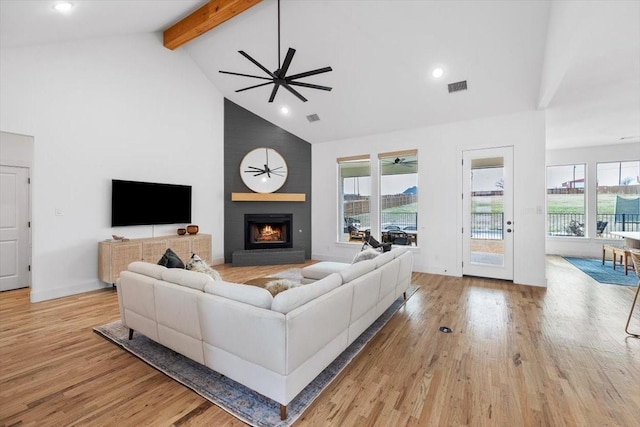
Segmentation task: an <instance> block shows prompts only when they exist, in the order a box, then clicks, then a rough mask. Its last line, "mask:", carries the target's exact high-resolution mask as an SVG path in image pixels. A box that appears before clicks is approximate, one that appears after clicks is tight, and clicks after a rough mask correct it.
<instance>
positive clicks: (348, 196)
mask: <svg viewBox="0 0 640 427" xmlns="http://www.w3.org/2000/svg"><path fill="white" fill-rule="evenodd" d="M338 187H339V188H338V194H339V200H338V202H339V207H338V209H339V218H338V227H339V229H338V241H339V242H353V241H356V242H363V241H364V235H365V230H367V229H369V230H370V229H371V161H370V160H369V156H354V157H344V158H340V159H338Z"/></svg>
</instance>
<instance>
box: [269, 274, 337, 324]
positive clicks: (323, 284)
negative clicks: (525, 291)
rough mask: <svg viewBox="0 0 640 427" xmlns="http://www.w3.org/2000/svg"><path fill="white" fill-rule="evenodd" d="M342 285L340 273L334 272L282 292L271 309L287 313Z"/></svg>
mask: <svg viewBox="0 0 640 427" xmlns="http://www.w3.org/2000/svg"><path fill="white" fill-rule="evenodd" d="M340 285H342V278H341V277H340V275H339V274H336V273H333V274H330V275H328V276H327V277H325V278H324V279H320V280H318V281H317V282H313V283H310V284H308V285H302V286H298V287H295V288H293V289H289V290H287V291H285V292H281V293H279V294H278V295H276V297H275V298H274V299H273V304H271V310H273V311H277V312H280V313H282V314H287V313H288V312H290V311H291V310H294V309H296V308H298V307H300V306H301V305H304V304H306V303H308V302H309V301H311V300H313V299H315V298H318V297H319V296H321V295H324V294H326V293H327V292H331V291H332V290H334V289H335V288H337V287H338V286H340Z"/></svg>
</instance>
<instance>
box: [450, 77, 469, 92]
mask: <svg viewBox="0 0 640 427" xmlns="http://www.w3.org/2000/svg"><path fill="white" fill-rule="evenodd" d="M461 90H467V81H466V80H462V81H461V82H455V83H449V93H453V92H460V91H461Z"/></svg>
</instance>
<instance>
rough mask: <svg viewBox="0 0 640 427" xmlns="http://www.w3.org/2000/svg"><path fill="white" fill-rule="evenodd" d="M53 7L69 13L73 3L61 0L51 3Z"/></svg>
mask: <svg viewBox="0 0 640 427" xmlns="http://www.w3.org/2000/svg"><path fill="white" fill-rule="evenodd" d="M53 8H54V9H55V10H56V11H58V12H60V13H69V12H71V9H73V3H71V2H68V1H61V2H58V3H56V4H54V5H53Z"/></svg>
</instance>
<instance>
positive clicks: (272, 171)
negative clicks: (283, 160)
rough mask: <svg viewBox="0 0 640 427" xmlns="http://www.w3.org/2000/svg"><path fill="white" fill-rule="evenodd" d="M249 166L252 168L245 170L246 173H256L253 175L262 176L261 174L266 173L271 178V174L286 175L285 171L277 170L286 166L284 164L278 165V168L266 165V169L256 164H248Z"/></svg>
mask: <svg viewBox="0 0 640 427" xmlns="http://www.w3.org/2000/svg"><path fill="white" fill-rule="evenodd" d="M247 167H248V168H249V169H251V170H246V171H244V172H245V173H252V174H254V175H253V176H260V175H264V174H265V173H266V174H267V176H268V177H269V178H271V174H273V175H277V176H284V175H283V172H284V171H279V172H276V171H278V169H282V168H284V166H278V167H277V168H273V169H270V168H269V166H268V165H264V169H260V168H257V167H255V166H247Z"/></svg>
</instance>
